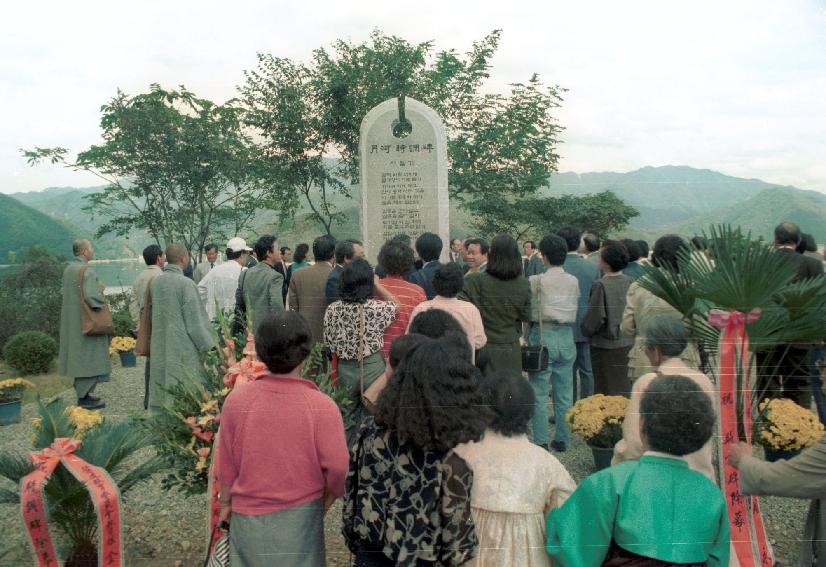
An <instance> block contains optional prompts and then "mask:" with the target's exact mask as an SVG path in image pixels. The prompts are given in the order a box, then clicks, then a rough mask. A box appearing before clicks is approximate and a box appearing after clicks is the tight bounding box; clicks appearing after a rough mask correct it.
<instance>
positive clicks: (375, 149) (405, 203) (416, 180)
mask: <svg viewBox="0 0 826 567" xmlns="http://www.w3.org/2000/svg"><path fill="white" fill-rule="evenodd" d="M400 118H403V120H400ZM359 157H360V168H361V172H360V173H361V174H360V181H361V234H362V240H363V242H364V248H365V254H366V256H367V258H369V259H370V261H371V262H375V261H376V257H377V256H378V254H379V250H380V249H381V246H382V244H384V242H385V241H386V240H388V239H390V238H392V237H394V236H396V235H398V234H401V233H404V234H407V235H409V236H410V237H411V238H412V239H413V241H414V242H415V239H416V238H417V237H418V236H419V235H420V234H422V233H423V232H434V233H436V234H438V235H439V236H440V237H441V238H442V242H443V244H444V245H443V248H442V261H446V260H447V253H448V249H449V242H450V235H449V231H450V222H449V219H448V204H449V203H448V194H447V136H446V135H445V127H444V124H443V123H442V120H441V118H439V116H438V114H436V112H435V111H434V110H433V109H432V108H429V107H428V106H425V105H424V104H422V103H421V102H419V101H417V100H414V99H412V98H405V99H404V106H403V116H402V109H401V108H400V105H399V99H396V98H391V99H389V100H386V101H384V102H382V103H381V104H379V105H378V106H376V107H374V108H373V109H372V110H371V111H370V112H368V113H367V116H365V117H364V120H362V122H361V131H360V137H359Z"/></svg>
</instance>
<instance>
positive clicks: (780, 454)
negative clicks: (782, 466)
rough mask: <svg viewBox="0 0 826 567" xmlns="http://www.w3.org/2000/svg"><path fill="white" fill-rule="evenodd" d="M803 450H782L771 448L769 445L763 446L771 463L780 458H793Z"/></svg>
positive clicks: (764, 452)
mask: <svg viewBox="0 0 826 567" xmlns="http://www.w3.org/2000/svg"><path fill="white" fill-rule="evenodd" d="M800 452H801V450H800V449H798V450H797V451H780V450H776V449H769V448H768V447H763V454H764V455H765V457H766V460H767V461H768V462H770V463H773V462H775V461H780V460H783V459H785V460H787V461H788V460H789V459H792V458H794V457H796V456H798V455H799V454H800Z"/></svg>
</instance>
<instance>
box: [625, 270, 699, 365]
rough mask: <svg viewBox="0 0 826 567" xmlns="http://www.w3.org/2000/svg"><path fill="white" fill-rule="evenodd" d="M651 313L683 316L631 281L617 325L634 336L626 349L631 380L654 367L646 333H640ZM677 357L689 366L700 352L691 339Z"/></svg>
mask: <svg viewBox="0 0 826 567" xmlns="http://www.w3.org/2000/svg"><path fill="white" fill-rule="evenodd" d="M654 315H673V316H675V317H677V318H678V319H682V318H683V315H682V313H680V312H679V311H677V310H676V309H674V308H673V307H672V306H671V305H670V304H669V303H668V302H666V301H665V300H664V299H660V298H659V297H657V296H656V295H654V294H653V293H651V292H650V291H648V290H646V289H643V288H642V287H640V285H639V284H638V283H637V282H634V283H632V284H631V287H630V288H628V296H627V298H626V301H625V312H624V313H623V314H622V325H620V331H622V332H623V333H625V334H626V335H628V336H631V337H634V346H633V347H631V352H630V353H628V376H629V377H630V378H631V379H632V380H636V379H637V378H639V377H640V376H642V375H643V374H648V373H650V372H654V371H655V370H656V369H655V368H653V367H652V366H651V363H650V362H649V361H648V357H647V356H645V335H644V334H643V331H644V329H645V325H646V323H647V322H648V320H649V319H650V318H651V317H653V316H654ZM680 358H681V359H682V360H683V362H684V363H685V365H686V366H688V367H689V368H699V367H700V354H699V353H698V351H697V345H695V344H694V343H688V346H687V347H686V348H685V350H684V351H683V353H682V354H681V355H680Z"/></svg>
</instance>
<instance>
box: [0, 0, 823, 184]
mask: <svg viewBox="0 0 826 567" xmlns="http://www.w3.org/2000/svg"><path fill="white" fill-rule="evenodd" d="M374 28H379V29H381V30H383V31H384V32H386V33H390V34H396V35H401V36H403V37H405V38H407V39H408V40H410V41H415V42H418V41H425V40H431V39H432V40H434V41H435V42H436V48H437V49H441V48H456V49H457V50H459V51H461V52H464V51H466V50H468V49H469V48H470V46H471V43H472V42H473V41H474V40H477V39H480V38H482V37H483V36H484V35H485V34H487V33H488V32H490V31H491V30H493V29H496V28H501V29H502V30H503V36H502V41H501V44H500V48H499V51H498V53H497V55H496V57H495V59H494V60H493V65H494V68H493V76H492V79H491V82H490V85H489V88H491V89H495V90H504V89H506V86H507V84H508V83H511V82H517V81H525V80H527V79H528V78H529V77H530V75H531V73H533V72H537V73H539V74H540V76H541V77H542V78H543V79H544V81H545V82H546V83H551V84H553V83H556V84H559V85H561V86H563V87H565V88H567V89H569V92H568V93H567V94H566V96H565V102H564V106H563V108H562V109H560V110H559V111H558V113H557V117H558V118H559V120H560V123H561V124H562V125H563V126H565V127H566V128H567V130H566V131H565V133H564V136H563V139H564V142H565V143H564V144H563V145H562V146H561V147H560V154H561V155H562V159H561V162H560V168H559V169H560V171H577V172H584V171H630V170H634V169H637V168H639V167H642V166H645V165H666V164H675V165H690V166H694V167H700V168H709V169H715V170H719V171H722V172H724V173H727V174H730V175H736V176H741V177H755V178H760V179H764V180H766V181H770V182H776V183H783V184H790V185H796V186H798V187H801V188H804V189H817V190H820V191H823V192H826V0H785V1H783V2H777V1H765V0H743V1H730V0H726V1H723V2H720V1H719V0H714V1H697V0H691V1H676V0H675V1H670V0H669V1H665V2H664V1H662V0H656V1H650V2H638V1H631V0H622V1H620V2H617V1H610V2H608V1H606V2H588V1H576V2H575V1H573V0H571V1H564V2H563V1H560V0H553V1H548V0H546V1H541V0H535V1H525V0H508V1H501V0H499V1H495V2H494V1H490V0H439V1H434V0H408V1H402V2H394V1H391V0H384V1H379V2H373V1H370V2H367V1H363V0H350V1H343V0H316V1H314V2H312V1H298V0H290V1H289V2H284V1H276V2H273V1H270V2H265V1H263V0H259V1H253V0H235V1H233V2H229V1H227V0H221V1H211V0H210V1H204V0H199V1H197V2H195V1H181V0H167V1H164V2H160V1H154V0H144V1H142V2H129V3H126V2H121V1H118V0H108V1H106V2H103V1H91V0H83V1H81V2H65V1H61V2H56V1H37V2H14V3H9V4H7V5H5V6H4V7H3V23H2V24H0V52H2V58H0V128H2V135H1V136H0V192H3V193H13V192H17V191H31V190H39V189H42V188H44V187H48V186H56V185H73V186H85V185H96V184H98V181H97V180H96V178H94V177H92V176H90V175H88V174H83V173H75V172H70V171H67V170H62V169H60V168H58V167H53V166H40V167H38V168H30V167H28V166H27V165H26V163H25V161H24V160H23V159H22V157H21V156H20V153H19V148H21V147H23V148H29V147H33V146H35V145H39V146H54V145H60V146H64V147H66V148H69V150H70V151H71V152H73V154H74V153H76V152H78V151H81V150H83V149H86V148H87V147H88V146H89V145H90V144H93V143H96V142H97V141H99V128H98V121H99V108H100V106H101V105H102V104H104V103H105V102H106V101H107V100H108V99H109V98H111V97H112V96H113V95H114V94H115V92H116V89H117V88H121V89H123V90H124V91H126V92H127V93H130V94H137V93H139V92H143V91H145V90H147V89H148V86H149V84H150V83H152V82H159V83H161V84H163V85H164V86H167V87H174V86H176V85H179V84H184V85H186V87H187V88H189V89H190V90H191V91H194V92H195V93H196V94H197V95H199V96H203V97H206V98H211V99H213V100H216V101H223V100H226V99H227V98H230V97H232V96H234V94H235V86H236V85H237V84H238V83H239V82H241V80H242V71H243V70H245V69H250V68H253V67H254V66H255V53H256V52H258V51H264V52H271V53H273V54H274V55H277V56H281V57H290V58H297V59H303V60H307V59H309V56H310V53H311V51H312V50H313V49H314V48H316V47H320V46H329V45H330V44H331V43H332V42H333V41H334V40H336V39H337V38H347V39H350V40H352V41H362V40H365V39H367V38H368V36H369V34H370V31H371V30H373V29H374Z"/></svg>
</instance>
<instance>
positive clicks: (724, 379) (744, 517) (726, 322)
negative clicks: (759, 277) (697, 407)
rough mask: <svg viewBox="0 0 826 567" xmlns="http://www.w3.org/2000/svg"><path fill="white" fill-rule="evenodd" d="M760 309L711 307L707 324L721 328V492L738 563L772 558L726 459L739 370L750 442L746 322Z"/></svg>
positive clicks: (754, 509) (754, 508)
mask: <svg viewBox="0 0 826 567" xmlns="http://www.w3.org/2000/svg"><path fill="white" fill-rule="evenodd" d="M760 314H761V311H760V309H754V310H752V311H751V312H749V313H748V314H746V313H742V312H740V311H734V310H731V311H721V310H719V309H712V310H711V311H709V314H708V324H709V325H711V326H712V327H716V328H718V329H721V330H722V333H721V336H720V351H719V352H720V367H719V372H718V376H719V380H720V433H721V435H722V445H723V463H724V465H723V472H724V479H723V494H724V495H725V497H726V501H727V504H728V515H729V522H730V524H731V542H732V545H733V547H734V551H735V553H736V554H737V559H738V561H739V564H740V566H741V567H771V566H772V565H774V559H773V555H772V551H771V548H770V547H769V545H768V540H767V538H766V530H765V528H764V525H763V518H762V516H761V514H760V506H759V504H758V501H757V497H755V496H752V497H750V498H746V497H744V496H743V495H742V493H741V492H740V475H739V473H738V471H737V469H736V468H735V467H733V466H731V465H730V464H729V462H728V456H729V451H730V449H731V446H732V445H734V444H736V443H738V442H739V441H740V439H739V434H738V432H737V426H738V421H739V420H738V418H737V403H736V402H737V396H738V392H737V388H736V384H737V376H738V374H739V373H740V372H742V377H743V380H742V392H741V393H742V396H743V397H742V400H743V408H744V409H743V431H744V432H745V437H746V438H745V441H746V442H747V443H749V444H750V443H751V427H752V424H751V392H750V388H749V337H748V335H747V334H746V324H747V323H753V322H754V321H756V320H757V319H759V318H760Z"/></svg>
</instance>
